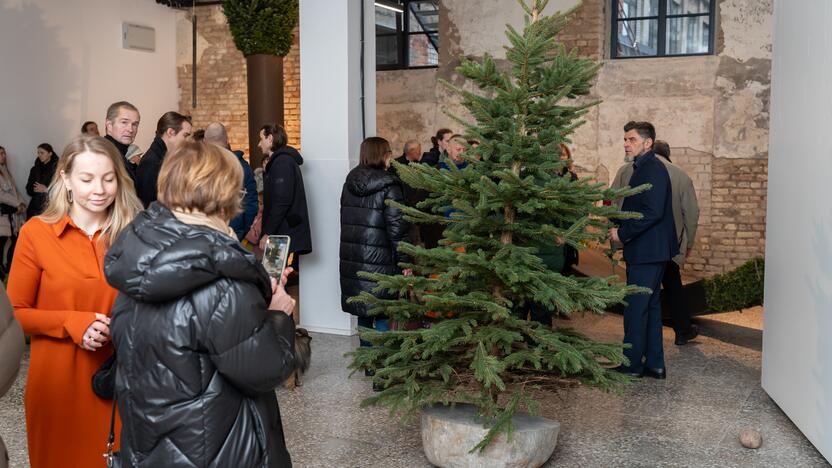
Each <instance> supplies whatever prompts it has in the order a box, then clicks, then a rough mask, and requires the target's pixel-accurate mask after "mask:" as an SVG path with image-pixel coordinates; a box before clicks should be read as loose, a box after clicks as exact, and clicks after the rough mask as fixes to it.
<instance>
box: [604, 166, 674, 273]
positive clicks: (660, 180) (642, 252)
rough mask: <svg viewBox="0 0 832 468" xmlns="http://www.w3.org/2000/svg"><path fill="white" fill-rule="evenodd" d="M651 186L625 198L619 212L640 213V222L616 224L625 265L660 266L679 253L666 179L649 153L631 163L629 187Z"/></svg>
mask: <svg viewBox="0 0 832 468" xmlns="http://www.w3.org/2000/svg"><path fill="white" fill-rule="evenodd" d="M642 184H651V185H652V186H653V187H652V188H651V189H650V190H647V191H644V192H641V193H639V194H636V195H633V196H630V197H627V198H625V199H624V204H623V205H622V207H621V210H622V211H634V212H636V213H641V214H642V217H641V218H640V219H624V220H621V221H619V228H618V237H619V238H620V239H621V242H622V243H623V244H624V261H625V262H627V264H628V265H635V264H641V263H663V262H667V261H670V260H671V259H672V258H673V257H675V256H676V255H677V254H678V253H679V243H678V238H677V237H676V225H675V223H674V221H673V196H672V194H671V190H670V175H669V174H668V173H667V168H666V167H665V165H664V163H662V162H661V161H659V160H658V158H656V155H655V154H654V153H653V152H652V151H650V152H648V153H645V154H643V155H641V156H639V157H637V158H636V160H635V162H633V176H632V177H631V178H630V186H631V187H638V186H639V185H642Z"/></svg>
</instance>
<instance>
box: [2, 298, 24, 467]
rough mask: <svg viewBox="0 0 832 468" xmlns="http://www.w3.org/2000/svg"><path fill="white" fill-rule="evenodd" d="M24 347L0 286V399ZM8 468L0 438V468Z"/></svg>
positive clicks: (12, 312)
mask: <svg viewBox="0 0 832 468" xmlns="http://www.w3.org/2000/svg"><path fill="white" fill-rule="evenodd" d="M25 346H26V342H25V341H24V340H23V329H22V328H20V324H19V323H17V320H15V318H14V310H13V309H12V304H11V302H9V297H8V296H7V295H6V290H5V289H4V288H3V286H2V285H0V397H2V396H3V395H5V394H6V392H8V391H9V388H11V386H12V384H13V383H14V380H15V378H17V372H18V370H20V358H21V357H22V356H23V350H24V348H25ZM8 466H9V455H8V453H7V452H6V445H5V444H4V443H3V439H2V438H0V468H7V467H8Z"/></svg>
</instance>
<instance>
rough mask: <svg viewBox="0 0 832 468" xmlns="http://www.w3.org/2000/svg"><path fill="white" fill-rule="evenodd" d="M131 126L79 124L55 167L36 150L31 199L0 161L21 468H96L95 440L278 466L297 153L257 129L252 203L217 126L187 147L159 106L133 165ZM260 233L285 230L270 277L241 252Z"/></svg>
mask: <svg viewBox="0 0 832 468" xmlns="http://www.w3.org/2000/svg"><path fill="white" fill-rule="evenodd" d="M140 123H141V116H140V114H139V111H138V109H137V108H136V107H135V106H134V105H132V104H130V103H128V102H123V101H122V102H117V103H114V104H113V105H111V106H110V107H109V109H108V110H107V113H106V120H105V136H104V137H100V136H98V135H97V133H98V129H97V125H95V124H94V123H92V122H86V123H84V125H83V126H82V132H83V133H82V134H81V135H79V136H78V137H76V138H74V139H73V140H72V141H71V142H70V143H69V144H68V145H67V146H66V148H65V149H64V151H63V152H62V154H61V155H60V157H58V156H56V155H55V153H54V152H53V150H52V147H51V146H49V145H47V144H43V145H40V146H39V147H38V150H37V151H38V159H37V160H36V163H35V167H34V168H33V169H32V173H31V175H30V178H29V181H28V183H27V186H26V189H27V191H28V192H29V193H30V195H31V196H32V199H31V200H30V202H29V203H28V204H27V203H26V202H25V200H24V199H23V198H22V197H21V196H20V194H19V193H18V192H17V189H16V185H15V183H14V180H13V179H12V177H11V175H10V173H9V171H8V168H7V167H6V165H5V162H6V161H5V159H6V154H5V150H2V151H0V163H1V164H0V176H2V180H0V192H2V193H0V202H2V203H3V204H8V205H9V206H10V207H12V208H14V210H13V212H12V213H11V216H9V217H6V216H3V220H0V235H5V241H6V243H10V241H11V240H14V241H15V243H16V249H15V252H14V255H13V256H11V260H10V261H11V266H10V268H9V270H8V287H7V293H8V298H9V299H10V302H11V306H12V307H13V309H14V316H15V318H16V319H17V322H19V324H20V326H22V330H23V332H25V334H26V335H28V336H29V337H30V339H31V354H30V361H29V370H28V377H27V382H26V392H25V397H24V407H25V414H26V430H27V439H28V449H29V460H30V463H31V466H32V467H35V468H44V467H90V466H103V465H104V459H103V458H102V456H101V454H102V452H104V449H105V442H106V441H107V440H108V435H110V436H112V438H113V442H114V447H115V449H116V451H118V456H119V457H120V460H121V461H122V463H123V465H124V466H208V465H209V464H211V465H212V466H231V465H236V466H289V465H290V463H291V462H290V458H289V454H288V451H287V450H286V446H285V442H284V438H283V431H282V427H281V423H280V414H279V410H278V407H277V400H276V398H275V395H274V392H273V390H274V389H275V388H276V387H277V386H278V385H279V384H280V383H281V382H283V381H284V380H285V379H286V378H287V376H289V374H291V373H292V372H293V371H294V370H295V367H296V356H295V352H296V351H295V348H294V339H295V321H294V320H293V318H292V314H293V312H294V313H297V312H296V310H295V309H296V303H297V301H296V299H295V298H294V297H293V296H292V295H290V294H289V293H288V292H287V291H286V287H287V282H289V281H290V278H291V277H295V278H296V272H297V268H298V260H297V258H296V257H297V255H300V254H304V253H308V252H311V250H312V242H311V236H310V230H309V220H308V213H307V208H306V201H305V198H306V195H305V192H304V188H303V179H302V175H301V173H300V170H299V165H300V164H301V163H302V158H301V157H300V154H299V153H298V152H297V151H296V150H295V149H294V148H292V147H290V146H289V145H288V138H287V136H286V132H285V130H284V129H283V128H282V127H280V126H278V125H274V124H267V125H264V126H263V129H262V130H261V144H260V148H261V149H262V150H263V152H264V154H265V155H266V158H265V160H264V164H263V167H261V168H258V169H259V172H261V173H262V179H263V184H262V189H261V190H260V191H258V187H257V183H256V181H255V176H254V171H252V169H251V167H250V166H249V164H248V162H247V161H245V160H244V159H243V158H242V153H241V152H237V153H235V152H232V151H231V148H230V147H229V144H228V136H227V132H226V130H225V127H224V126H223V125H222V124H221V123H219V122H214V123H212V124H210V125H208V126H207V127H206V128H205V129H204V131H202V132H200V134H201V135H200V136H201V140H200V141H197V140H196V139H194V138H193V137H192V133H195V132H194V129H193V126H192V124H191V121H190V118H189V117H187V116H184V115H182V114H179V113H177V112H167V113H165V114H164V115H162V116H161V117H160V118H159V120H158V122H157V125H156V132H155V137H154V140H153V143H152V144H151V145H150V147H149V148H148V149H147V151H146V152H144V153H142V151H141V150H140V149H138V148H137V147H136V145H135V144H134V140H135V137H136V134H137V132H138V129H139V126H140ZM261 197H262V203H261V200H260V198H261ZM27 210H30V212H31V215H30V216H29V219H28V221H27V220H25V219H24V216H25V213H26V212H27ZM258 212H259V213H258ZM4 213H5V212H4ZM3 221H7V222H8V224H6V223H4V222H3ZM24 221H25V223H24ZM272 234H277V235H290V236H292V247H291V250H292V252H293V254H295V259H294V260H293V263H292V264H293V265H294V268H293V267H292V266H290V267H289V268H286V269H285V270H284V273H283V275H282V276H281V277H280V278H270V277H269V276H268V275H267V273H266V271H265V270H264V269H263V268H262V266H260V263H259V261H258V260H257V258H256V257H255V256H254V255H253V254H252V253H251V251H250V250H251V249H252V248H256V247H258V246H261V245H260V244H261V238H265V237H266V236H268V235H272ZM252 236H253V237H252ZM245 239H249V241H250V244H249V245H248V247H249V248H246V246H244V242H241V241H244V240H245ZM9 250H10V249H9ZM183 272H187V274H183ZM295 281H296V280H295ZM0 299H2V298H0ZM2 302H3V301H2V300H0V309H2V308H3V307H2V306H3V303H2ZM9 309H11V307H9ZM0 319H2V320H3V323H2V324H0V325H2V327H0V345H3V346H6V343H9V342H10V341H11V340H10V339H8V338H7V336H8V334H7V332H6V331H7V330H13V327H11V326H10V325H9V323H8V322H6V320H7V317H5V316H3V317H0ZM9 346H11V345H9ZM15 346H16V345H15ZM13 355H14V354H13V353H11V352H9V353H8V356H13ZM18 358H19V355H18ZM11 368H12V366H11V365H10V366H6V367H4V369H11ZM13 368H14V369H15V373H16V369H17V365H14V366H13ZM5 374H9V373H8V372H6V373H4V375H0V378H2V380H3V382H0V387H3V388H2V389H3V391H5V390H6V388H7V384H6V381H7V380H10V379H8V377H11V379H13V374H10V376H9V375H5ZM108 379H109V380H108ZM94 380H95V381H96V383H95V384H93V381H94ZM101 381H103V382H104V384H98V383H97V382H101ZM101 385H103V386H104V388H106V387H107V386H108V385H109V386H110V390H109V392H110V393H111V394H107V393H106V392H104V393H102V390H101V389H100V387H101ZM0 452H2V453H3V454H5V450H0Z"/></svg>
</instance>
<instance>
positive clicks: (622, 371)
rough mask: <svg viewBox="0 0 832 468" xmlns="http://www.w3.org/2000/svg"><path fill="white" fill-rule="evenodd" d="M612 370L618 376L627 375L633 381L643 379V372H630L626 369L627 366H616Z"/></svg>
mask: <svg viewBox="0 0 832 468" xmlns="http://www.w3.org/2000/svg"><path fill="white" fill-rule="evenodd" d="M613 370H614V371H616V372H618V373H620V374H624V375H629V376H630V377H632V378H634V379H640V378H642V377H644V372H643V371H642V372H636V371H633V370H630V368H629V367H627V366H618V367H616V368H615V369H613Z"/></svg>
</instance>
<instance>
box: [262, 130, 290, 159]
mask: <svg viewBox="0 0 832 468" xmlns="http://www.w3.org/2000/svg"><path fill="white" fill-rule="evenodd" d="M260 130H261V131H262V132H263V135H265V136H269V135H274V137H273V138H274V139H273V140H272V148H271V150H272V152H274V151H277V150H279V149H280V148H281V147H283V146H286V145H288V144H289V135H287V134H286V129H284V128H283V127H281V126H280V125H276V124H266V125H263V126H262V127H260ZM266 156H268V155H266Z"/></svg>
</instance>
